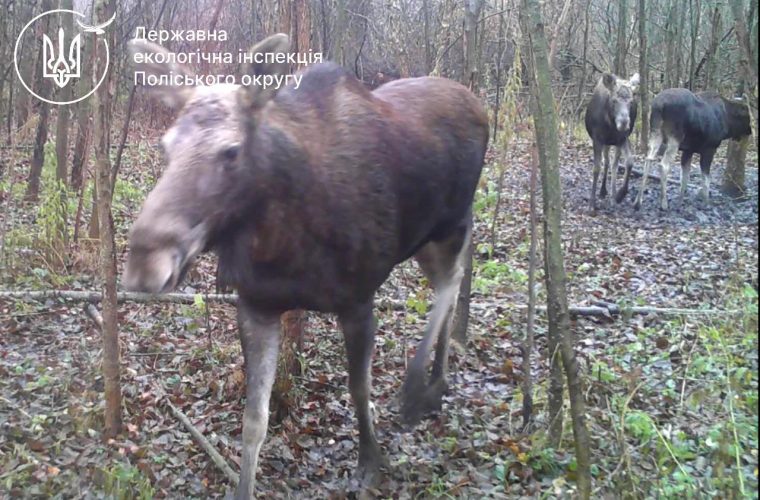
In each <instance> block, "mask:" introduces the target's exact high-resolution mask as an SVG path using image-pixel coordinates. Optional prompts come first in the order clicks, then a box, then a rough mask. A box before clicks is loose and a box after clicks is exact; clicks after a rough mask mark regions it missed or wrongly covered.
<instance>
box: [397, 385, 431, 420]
mask: <svg viewBox="0 0 760 500" xmlns="http://www.w3.org/2000/svg"><path fill="white" fill-rule="evenodd" d="M425 393H426V387H425V377H424V376H409V375H407V378H406V380H405V381H404V386H403V387H402V389H401V422H402V423H403V424H404V426H406V427H414V426H415V425H417V424H418V423H419V422H420V420H422V417H423V415H424V414H425V397H424V395H425Z"/></svg>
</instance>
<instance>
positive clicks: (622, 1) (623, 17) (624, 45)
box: [615, 0, 628, 78]
mask: <svg viewBox="0 0 760 500" xmlns="http://www.w3.org/2000/svg"><path fill="white" fill-rule="evenodd" d="M627 49H628V0H618V29H617V44H616V46H615V74H617V75H619V76H620V77H622V78H625V76H626V74H625V73H626V70H625V56H626V52H627Z"/></svg>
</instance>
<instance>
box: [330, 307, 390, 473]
mask: <svg viewBox="0 0 760 500" xmlns="http://www.w3.org/2000/svg"><path fill="white" fill-rule="evenodd" d="M339 319H340V323H341V327H342V329H343V337H344V339H345V342H346V353H347V354H348V388H349V391H350V393H351V399H352V400H353V402H354V407H355V408H356V417H357V420H358V423H359V471H358V475H359V480H360V481H361V483H362V486H367V487H369V486H374V485H376V484H377V482H378V481H379V480H380V467H382V466H384V465H385V464H386V462H385V458H384V457H383V453H382V451H381V450H380V445H378V443H377V438H376V437H375V428H374V424H373V421H372V413H371V411H370V407H369V401H370V393H371V389H372V384H371V375H370V368H371V366H372V350H373V349H374V346H375V320H374V317H373V315H372V301H370V302H369V303H367V304H362V305H361V306H358V307H356V308H354V309H352V310H351V311H349V312H346V313H342V314H340V315H339Z"/></svg>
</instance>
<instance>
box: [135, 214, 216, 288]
mask: <svg viewBox="0 0 760 500" xmlns="http://www.w3.org/2000/svg"><path fill="white" fill-rule="evenodd" d="M141 222H142V221H140V220H138V221H137V222H136V223H135V227H134V228H133V230H132V234H131V236H130V251H129V255H128V257H127V264H126V267H125V270H124V276H123V283H124V286H125V287H126V288H127V289H128V290H131V291H136V292H147V293H166V292H170V291H172V290H174V289H175V288H176V287H177V285H179V283H180V281H182V278H183V276H184V274H185V270H186V269H187V267H188V266H189V265H190V263H191V261H192V260H193V259H194V258H195V256H196V255H198V254H199V253H200V252H201V250H202V249H203V247H204V246H205V234H206V231H205V229H204V225H203V224H198V225H196V226H193V227H187V226H185V225H184V224H178V223H177V222H176V221H175V222H174V223H169V222H167V221H155V222H159V224H153V225H149V226H143V225H142V223H141ZM161 222H164V223H163V224H161ZM154 228H160V229H154Z"/></svg>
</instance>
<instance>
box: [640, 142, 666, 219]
mask: <svg viewBox="0 0 760 500" xmlns="http://www.w3.org/2000/svg"><path fill="white" fill-rule="evenodd" d="M660 146H662V132H661V131H660V130H652V134H651V136H650V137H649V151H648V152H647V157H646V159H645V160H644V175H642V177H641V187H640V188H639V193H638V194H637V195H636V201H635V202H634V203H633V208H634V209H636V210H638V209H639V208H641V203H642V202H643V201H644V192H645V191H646V189H647V179H648V177H649V168H650V166H651V165H652V163H654V161H655V159H657V152H658V151H659V150H660Z"/></svg>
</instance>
